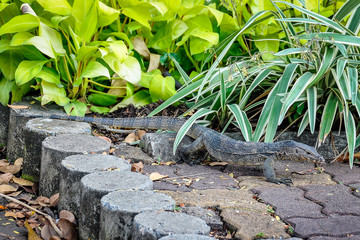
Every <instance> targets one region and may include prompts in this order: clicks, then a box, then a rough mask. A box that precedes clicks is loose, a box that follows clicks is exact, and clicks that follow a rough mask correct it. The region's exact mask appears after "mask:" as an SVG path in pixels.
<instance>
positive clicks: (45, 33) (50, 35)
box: [39, 23, 65, 55]
mask: <svg viewBox="0 0 360 240" xmlns="http://www.w3.org/2000/svg"><path fill="white" fill-rule="evenodd" d="M39 36H40V37H43V38H44V39H46V40H47V41H48V42H50V44H51V46H52V47H53V49H54V51H55V52H56V53H57V54H59V55H64V54H65V49H64V48H63V44H62V39H61V35H60V33H59V32H58V31H56V30H54V29H52V28H51V27H48V26H47V25H46V24H44V23H40V27H39Z"/></svg>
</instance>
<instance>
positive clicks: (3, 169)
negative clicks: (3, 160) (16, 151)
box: [0, 165, 21, 174]
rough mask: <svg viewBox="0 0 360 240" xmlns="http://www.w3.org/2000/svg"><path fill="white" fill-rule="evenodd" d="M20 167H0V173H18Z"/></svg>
mask: <svg viewBox="0 0 360 240" xmlns="http://www.w3.org/2000/svg"><path fill="white" fill-rule="evenodd" d="M20 170H21V165H9V166H3V167H0V172H4V173H12V174H16V173H18V172H20Z"/></svg>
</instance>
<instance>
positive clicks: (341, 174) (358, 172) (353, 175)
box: [324, 163, 360, 185]
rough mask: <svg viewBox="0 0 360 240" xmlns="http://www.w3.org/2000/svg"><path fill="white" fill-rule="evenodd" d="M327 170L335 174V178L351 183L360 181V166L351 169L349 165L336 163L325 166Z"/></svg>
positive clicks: (341, 181)
mask: <svg viewBox="0 0 360 240" xmlns="http://www.w3.org/2000/svg"><path fill="white" fill-rule="evenodd" d="M324 169H325V172H326V173H329V174H330V175H332V176H333V180H334V181H336V182H338V183H341V184H345V185H349V184H354V183H360V167H358V166H354V167H353V168H352V169H350V167H349V165H347V164H341V163H334V164H327V165H325V166H324Z"/></svg>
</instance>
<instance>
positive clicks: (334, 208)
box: [302, 184, 360, 217]
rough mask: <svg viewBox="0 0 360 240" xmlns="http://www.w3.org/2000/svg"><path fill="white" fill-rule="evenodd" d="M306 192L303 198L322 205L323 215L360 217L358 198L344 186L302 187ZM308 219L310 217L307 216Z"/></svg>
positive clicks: (359, 199)
mask: <svg viewBox="0 0 360 240" xmlns="http://www.w3.org/2000/svg"><path fill="white" fill-rule="evenodd" d="M302 188H303V189H304V190H306V193H305V197H306V198H308V199H310V200H312V201H313V202H316V203H318V204H320V205H322V206H323V207H324V208H323V210H322V212H323V213H325V214H327V215H334V214H341V215H344V214H348V215H359V216H360V198H358V197H355V196H354V195H353V194H352V193H351V189H350V188H349V187H347V186H344V185H340V184H337V185H333V186H323V185H312V186H304V187H302ZM309 217H310V216H309Z"/></svg>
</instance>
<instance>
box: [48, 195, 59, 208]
mask: <svg viewBox="0 0 360 240" xmlns="http://www.w3.org/2000/svg"><path fill="white" fill-rule="evenodd" d="M49 203H50V206H51V207H56V206H57V205H58V203H59V193H56V194H54V195H52V196H51V197H50V199H49Z"/></svg>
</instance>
